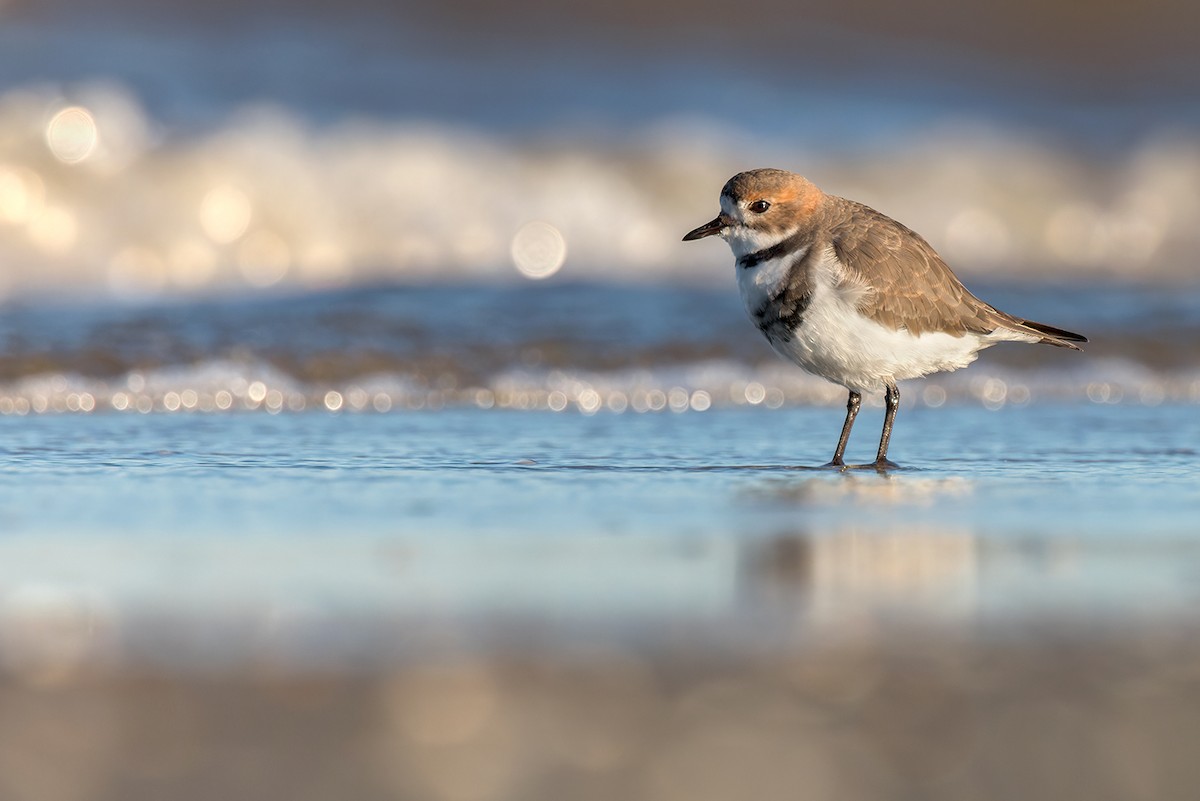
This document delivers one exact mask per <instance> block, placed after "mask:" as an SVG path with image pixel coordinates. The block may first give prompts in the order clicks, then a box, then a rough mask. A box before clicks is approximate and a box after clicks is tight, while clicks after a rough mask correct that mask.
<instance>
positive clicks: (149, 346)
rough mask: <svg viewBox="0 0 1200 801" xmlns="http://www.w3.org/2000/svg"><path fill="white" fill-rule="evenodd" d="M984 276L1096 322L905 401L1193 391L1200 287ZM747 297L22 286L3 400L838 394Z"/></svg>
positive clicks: (165, 404) (948, 378) (615, 404)
mask: <svg viewBox="0 0 1200 801" xmlns="http://www.w3.org/2000/svg"><path fill="white" fill-rule="evenodd" d="M983 294H984V296H985V297H988V298H989V299H992V300H994V301H995V302H996V303H997V304H998V305H999V306H1000V307H1001V308H1008V309H1012V310H1014V311H1016V312H1019V313H1021V314H1028V315H1029V316H1031V317H1033V318H1035V319H1049V320H1052V321H1053V322H1054V323H1057V324H1062V325H1065V326H1067V327H1069V328H1074V329H1079V330H1084V331H1087V332H1088V333H1097V336H1095V339H1094V341H1093V342H1092V343H1089V345H1088V346H1087V348H1088V351H1087V353H1085V354H1083V355H1082V356H1081V355H1079V354H1071V353H1064V352H1061V351H1058V350H1055V349H1050V348H1029V347H1023V346H1022V347H1016V346H1013V347H997V348H995V349H992V350H989V351H988V352H987V353H986V354H984V355H983V356H982V357H981V359H980V361H979V363H978V364H976V365H974V366H972V367H971V369H970V370H966V371H962V372H959V373H954V374H949V375H941V376H935V377H931V378H929V379H926V380H924V381H921V382H918V383H913V384H912V385H911V388H910V389H906V390H905V397H906V399H907V400H906V402H910V403H912V402H915V403H917V404H919V405H925V406H931V407H936V406H941V405H943V404H977V405H982V406H984V407H986V408H988V409H999V408H1002V407H1004V406H1006V405H1018V406H1020V405H1024V404H1028V403H1037V402H1069V403H1074V402H1085V403H1100V404H1116V403H1126V404H1129V403H1132V404H1141V405H1148V406H1156V405H1159V404H1163V403H1188V404H1191V403H1197V402H1200V365H1197V362H1196V358H1195V349H1194V346H1193V344H1192V343H1194V342H1195V341H1197V338H1198V337H1200V311H1198V309H1200V306H1197V304H1195V303H1194V302H1193V299H1192V296H1191V295H1190V294H1188V293H1179V292H1177V291H1174V290H1171V289H1159V290H1152V289H1145V288H1143V289H1134V288H1131V287H1129V286H1125V285H1113V286H1101V287H1092V288H1091V289H1089V290H1087V291H1081V290H1079V289H1071V290H1069V291H1066V290H1060V289H1056V288H1054V287H1047V286H1046V285H1044V284H1030V285H1027V286H1025V287H1024V288H1020V289H1014V288H1012V287H1008V288H1006V289H1005V288H996V289H992V290H988V291H984V292H983ZM1069 301H1073V302H1069ZM744 317H745V315H744V313H743V312H742V310H741V309H740V308H739V301H738V298H737V297H736V293H733V292H730V291H728V290H727V289H726V288H723V287H722V288H716V287H714V288H702V287H690V288H689V287H687V286H683V287H663V286H653V285H650V286H645V285H643V286H627V285H626V286H622V285H615V284H611V283H597V284H573V283H561V282H550V283H541V284H532V283H531V284H508V285H498V286H487V285H480V286H466V285H462V284H454V285H442V284H431V285H427V286H391V287H383V286H370V287H363V288H357V289H343V290H338V291H333V292H321V293H311V292H302V293H295V294H292V295H260V296H251V297H236V296H235V297H223V298H214V299H208V300H194V301H189V302H187V303H179V302H159V303H139V304H114V303H99V304H80V303H74V304H64V303H58V304H50V303H45V302H36V303H33V302H27V303H21V304H15V303H13V304H9V306H8V308H7V309H6V310H5V313H4V314H2V315H0V414H18V415H20V414H29V413H43V412H93V411H120V412H143V413H145V412H154V411H157V412H163V411H165V412H189V411H201V412H224V411H244V410H261V411H266V412H272V413H274V412H286V411H300V410H305V409H309V410H311V409H325V410H329V411H335V412H342V411H375V412H389V411H393V410H394V411H401V410H417V409H440V408H443V407H449V406H473V407H479V408H485V409H491V408H499V409H506V408H507V409H543V410H545V409H549V410H552V411H579V412H583V413H585V414H594V413H599V412H614V413H621V412H626V411H629V412H683V411H689V410H690V411H706V410H707V409H709V408H720V407H730V406H745V407H753V406H763V407H767V408H778V407H780V406H784V405H789V406H796V405H840V404H842V403H844V402H845V391H844V390H842V389H841V388H839V387H836V386H834V385H832V384H829V383H827V382H825V381H822V380H820V379H817V378H814V377H812V376H809V375H807V374H805V373H803V372H802V371H800V370H798V369H796V368H795V367H794V366H792V365H790V364H787V363H785V362H783V361H781V360H779V359H777V358H775V357H774V356H773V355H772V354H771V352H770V350H769V349H768V348H767V347H766V346H765V345H764V344H763V342H762V341H761V338H760V336H759V335H758V332H757V331H755V330H754V328H753V326H751V325H749V324H748V322H747V321H746V320H745V319H744ZM877 400H878V399H877V398H876V399H873V401H872V402H874V401H877Z"/></svg>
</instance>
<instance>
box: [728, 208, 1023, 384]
mask: <svg viewBox="0 0 1200 801" xmlns="http://www.w3.org/2000/svg"><path fill="white" fill-rule="evenodd" d="M745 230H746V229H744V228H740V227H739V228H735V229H732V230H731V233H730V235H729V237H728V239H729V244H730V246H731V247H732V248H733V251H734V255H735V256H737V257H740V256H742V255H745V254H746V253H752V252H754V251H756V250H761V249H763V248H765V247H771V246H772V245H773V244H775V243H776V242H779V241H782V240H783V239H784V238H786V235H785V236H783V237H774V238H773V240H774V241H768V242H765V243H764V242H762V241H761V239H762V237H761V235H755V236H748V235H745V234H743V233H742V231H745ZM796 256H797V254H788V255H785V256H781V257H780V258H777V259H772V260H771V261H767V262H762V263H761V264H759V265H757V266H755V267H752V268H750V269H743V268H741V267H735V269H736V271H737V280H738V288H739V290H740V291H741V295H742V302H743V304H744V305H745V307H746V312H747V313H748V314H750V315H753V314H754V312H755V311H756V310H758V309H760V308H761V307H762V305H763V303H764V302H765V301H766V300H767V298H769V297H770V296H771V295H772V294H773V293H775V292H777V291H778V290H779V288H780V286H781V284H782V283H783V282H785V281H787V280H789V275H788V269H789V267H790V265H792V264H794V263H795V259H796ZM847 272H848V271H847V270H846V268H845V266H844V265H843V264H842V263H841V262H840V261H839V260H838V258H837V255H836V254H835V253H834V252H833V250H832V249H829V250H827V251H826V252H825V253H823V254H821V259H820V261H819V262H817V265H816V269H815V273H814V275H813V276H812V284H813V290H812V298H811V301H810V302H809V305H808V308H807V309H806V310H805V312H804V315H803V322H802V323H801V324H800V326H799V327H798V328H797V329H796V330H795V331H793V332H792V337H791V338H790V339H788V340H779V341H776V340H774V339H772V340H770V341H771V345H772V347H773V348H774V349H775V350H776V351H777V352H778V353H779V354H781V355H782V356H784V357H785V358H787V359H789V360H791V361H792V362H795V363H796V364H798V365H799V366H800V367H802V368H804V369H805V370H807V371H808V372H810V373H813V374H815V375H819V376H821V377H822V378H825V379H827V380H829V381H832V382H833V383H835V384H840V385H842V386H844V387H846V388H847V389H851V390H854V391H856V392H873V391H878V390H881V389H883V388H884V387H885V386H886V385H887V384H889V383H895V382H897V381H903V380H904V379H908V378H919V377H921V376H924V375H929V374H930V373H937V372H944V371H950V370H957V369H959V368H960V367H966V366H967V365H968V364H970V363H971V362H973V361H975V358H976V355H977V354H978V353H979V351H980V350H982V349H984V348H986V347H989V346H991V345H994V344H996V343H997V342H1001V341H1005V340H1023V341H1029V342H1032V341H1036V337H1032V336H1029V335H1026V334H1021V333H1018V332H1013V331H1004V330H998V331H996V332H995V333H993V334H987V335H982V334H974V333H970V332H968V333H965V334H963V335H962V336H954V335H952V334H947V333H942V332H931V331H927V332H924V333H922V334H920V335H919V336H914V335H913V334H911V333H909V332H908V331H905V330H892V329H890V328H888V327H886V326H883V325H880V324H879V323H877V322H875V321H873V320H871V319H870V318H869V317H867V316H865V315H864V314H863V313H862V312H861V311H860V310H859V303H860V301H861V300H862V298H863V295H864V294H865V293H867V292H870V291H872V290H871V289H870V288H869V287H866V286H863V285H861V284H855V283H853V282H848V281H847V280H846V277H847Z"/></svg>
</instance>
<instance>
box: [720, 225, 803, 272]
mask: <svg viewBox="0 0 1200 801" xmlns="http://www.w3.org/2000/svg"><path fill="white" fill-rule="evenodd" d="M811 236H812V234H811V232H809V231H808V229H807V228H801V229H800V230H799V231H797V232H796V233H794V234H792V235H791V236H789V237H788V238H787V239H785V240H783V241H782V242H778V243H776V244H774V245H771V247H769V248H763V249H762V250H756V251H754V252H753V253H747V254H746V255H745V256H742V257H741V258H740V259H738V266H739V267H741V268H742V269H743V270H749V269H750V268H751V267H757V266H758V265H760V264H762V263H763V262H764V261H771V260H772V259H777V258H779V257H780V256H786V255H787V254H789V253H791V252H792V251H793V250H796V249H797V248H798V247H800V244H801V243H802V242H805V241H807V240H808V239H809V238H810V237H811Z"/></svg>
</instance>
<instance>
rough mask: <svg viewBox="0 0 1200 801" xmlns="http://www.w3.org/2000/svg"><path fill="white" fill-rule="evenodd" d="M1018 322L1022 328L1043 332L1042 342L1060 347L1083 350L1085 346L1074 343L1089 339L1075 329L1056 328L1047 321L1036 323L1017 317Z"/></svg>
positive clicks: (1037, 332)
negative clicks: (1074, 330)
mask: <svg viewBox="0 0 1200 801" xmlns="http://www.w3.org/2000/svg"><path fill="white" fill-rule="evenodd" d="M1017 322H1018V323H1020V324H1021V327H1022V328H1027V329H1029V330H1030V331H1032V332H1034V333H1036V334H1041V335H1042V337H1043V339H1042V340H1041V343H1043V344H1046V345H1055V346H1057V347H1060V348H1071V349H1072V350H1083V348H1081V347H1079V346H1078V345H1074V344H1072V343H1074V342H1087V341H1088V338H1087V337H1085V336H1084V335H1083V334H1076V333H1074V332H1073V331H1064V330H1063V329H1061V328H1055V327H1054V326H1052V325H1046V324H1045V323H1035V322H1034V321H1033V320H1022V319H1020V318H1017Z"/></svg>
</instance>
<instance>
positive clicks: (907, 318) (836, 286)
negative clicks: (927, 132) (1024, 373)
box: [683, 169, 1088, 471]
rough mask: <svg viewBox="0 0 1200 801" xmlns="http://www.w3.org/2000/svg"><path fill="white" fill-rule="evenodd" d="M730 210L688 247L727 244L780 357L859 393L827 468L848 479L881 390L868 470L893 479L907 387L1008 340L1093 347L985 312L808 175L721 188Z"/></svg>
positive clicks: (932, 258)
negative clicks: (872, 400)
mask: <svg viewBox="0 0 1200 801" xmlns="http://www.w3.org/2000/svg"><path fill="white" fill-rule="evenodd" d="M720 204H721V211H720V213H719V214H718V215H717V216H716V217H715V218H714V219H713V220H711V221H710V222H707V223H705V224H704V225H701V226H700V227H698V228H695V229H693V230H691V231H689V232H688V233H687V234H685V235H684V237H683V241H685V242H690V241H693V240H697V239H703V238H705V237H709V236H718V237H720V238H722V239H724V240H725V241H726V242H728V243H729V247H730V249H731V250H732V251H733V257H734V265H735V266H734V270H735V273H736V275H737V284H738V289H739V291H740V293H741V297H742V303H743V305H744V306H745V309H746V313H747V314H748V315H749V316H750V319H751V321H752V322H753V323H754V324H755V325H756V326H758V329H759V331H761V332H762V334H763V335H764V336H765V337H766V338H767V341H768V342H769V343H770V345H771V347H772V348H773V349H774V350H775V351H776V352H777V353H778V354H780V355H781V356H783V357H784V358H785V359H788V360H790V361H792V362H794V363H795V364H797V365H799V366H800V367H801V368H803V369H804V370H806V371H808V372H809V373H812V374H814V375H817V376H820V377H822V378H824V379H826V380H828V381H831V382H833V383H834V384H838V385H840V386H842V387H844V388H845V389H846V390H848V391H849V393H850V394H849V397H848V399H847V401H846V419H845V422H844V423H843V424H842V433H841V436H839V437H838V442H837V447H836V449H835V450H834V452H833V459H831V460H830V462H829V463H828V464H827V465H825V466H826V467H831V468H839V469H843V470H844V469H847V465H846V464H845V461H844V459H845V452H846V443H847V442H848V441H849V439H850V430H851V428H853V426H854V419H855V417H857V415H858V411H859V407H860V406H861V404H862V396H863V394H864V393H870V392H879V391H881V390H882V391H883V393H884V405H885V413H884V421H883V431H882V433H881V435H880V438H879V448H878V450H877V452H876V456H875V461H874V462H873V463H871V464H868V465H862V466H863V467H870V468H875V469H876V470H880V471H886V470H891V469H894V468H896V467H897V465H896V464H895V463H894V462H892V461H890V460H889V459H888V444H889V442H890V441H891V436H892V427H893V425H894V423H895V419H896V411H897V409H898V408H899V406H900V390H899V388H898V387H897V383H898V382H900V381H903V380H906V379H910V378H920V377H922V376H926V375H930V374H931V373H938V372H948V371H951V370H957V369H959V368H961V367H966V366H967V365H968V364H970V363H971V362H973V361H975V359H976V357H977V355H978V353H979V351H981V350H983V349H984V348H989V347H991V346H992V345H995V344H998V343H1000V342H1028V343H1035V344H1044V345H1054V346H1057V347H1060V348H1070V349H1072V350H1082V348H1080V347H1079V345H1078V344H1076V343H1080V342H1087V341H1088V340H1087V338H1086V337H1084V336H1083V335H1081V334H1076V333H1073V332H1071V331H1066V330H1063V329H1061V328H1055V327H1054V326H1050V325H1045V324H1044V323H1037V322H1033V321H1032V320H1026V319H1023V318H1021V317H1015V316H1013V315H1011V314H1007V313H1005V312H1002V311H1000V310H999V309H997V308H996V307H994V306H992V305H990V304H988V303H985V302H984V301H982V300H980V299H979V298H977V297H975V295H973V294H971V292H970V291H968V290H967V288H966V287H965V286H963V284H962V282H961V281H959V279H958V277H957V276H956V275H955V274H954V272H953V271H952V270H951V269H950V267H949V266H948V265H947V264H946V262H945V261H943V260H942V258H941V257H940V256H939V255H938V254H937V251H935V250H934V249H933V247H932V246H931V245H930V244H929V243H928V242H926V241H925V239H924V238H922V237H921V236H920V235H919V234H917V233H916V232H915V231H913V230H912V229H910V228H908V227H906V226H905V225H903V224H901V223H899V222H897V221H895V220H893V219H892V218H890V217H888V216H887V215H885V214H882V213H881V212H878V211H876V210H875V209H873V208H871V207H869V206H866V205H864V204H862V203H858V202H856V201H853V200H848V199H846V198H842V197H838V196H836V195H829V194H826V193H824V192H822V191H821V190H820V189H819V188H817V186H816V185H814V184H813V183H812V182H810V181H809V180H808V179H806V178H804V177H803V176H801V175H797V174H795V173H792V172H788V171H787V170H779V169H757V170H748V171H746V172H740V173H738V174H737V175H735V176H733V177H732V178H730V179H729V181H727V182H726V184H725V186H724V188H722V189H721V196H720Z"/></svg>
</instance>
